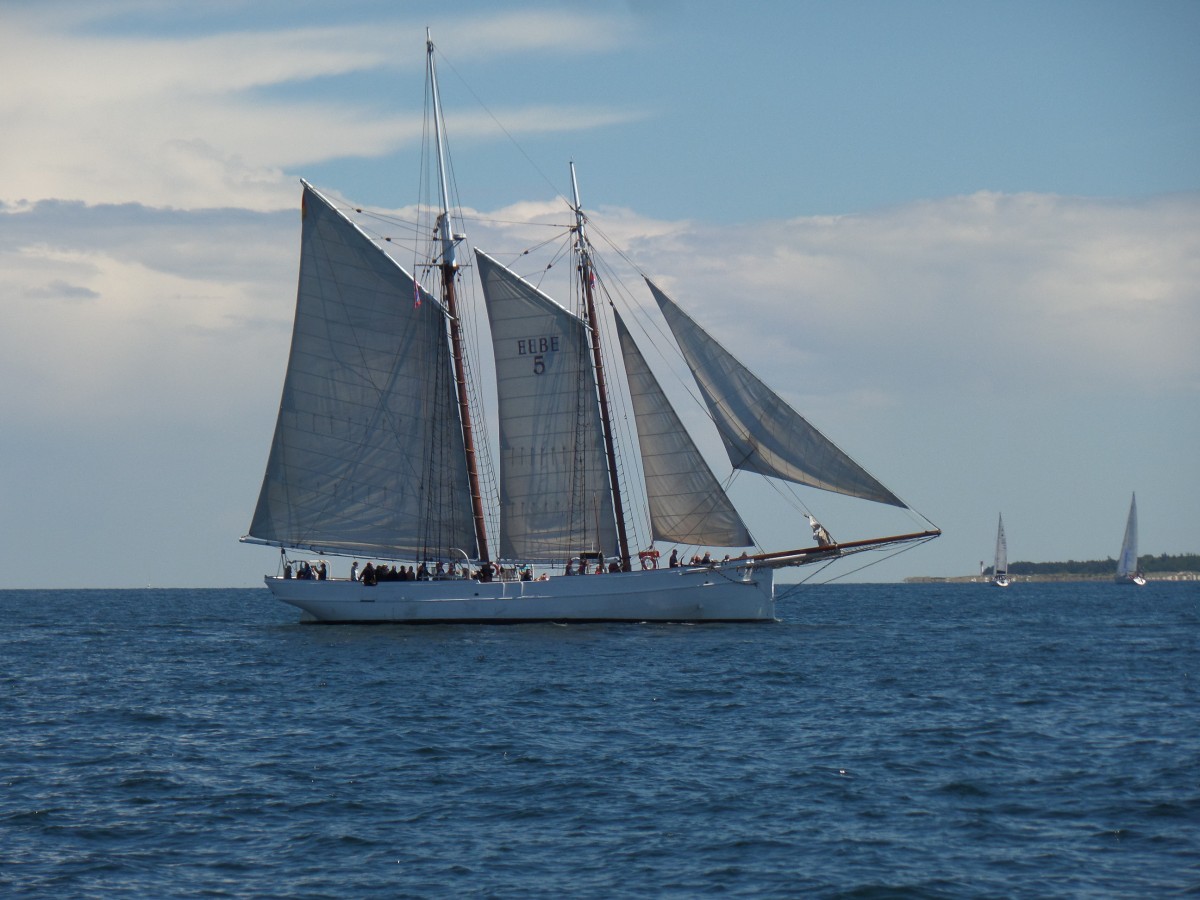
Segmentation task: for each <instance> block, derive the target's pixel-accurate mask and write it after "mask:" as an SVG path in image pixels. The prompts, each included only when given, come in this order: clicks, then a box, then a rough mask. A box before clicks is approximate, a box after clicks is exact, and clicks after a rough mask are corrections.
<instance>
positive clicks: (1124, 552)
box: [1117, 494, 1153, 575]
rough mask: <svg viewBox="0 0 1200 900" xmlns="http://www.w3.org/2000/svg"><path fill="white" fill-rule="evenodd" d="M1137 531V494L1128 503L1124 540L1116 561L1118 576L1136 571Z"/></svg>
mask: <svg viewBox="0 0 1200 900" xmlns="http://www.w3.org/2000/svg"><path fill="white" fill-rule="evenodd" d="M1151 512H1153V510H1151ZM1137 531H1138V526H1137V494H1134V495H1133V499H1132V500H1131V501H1130V503H1129V518H1128V519H1127V520H1126V521H1125V539H1124V540H1123V541H1122V542H1121V558H1120V559H1118V560H1117V574H1118V575H1132V574H1133V573H1134V572H1136V571H1137V568H1138V551H1137V544H1138V533H1137Z"/></svg>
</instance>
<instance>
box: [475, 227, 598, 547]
mask: <svg viewBox="0 0 1200 900" xmlns="http://www.w3.org/2000/svg"><path fill="white" fill-rule="evenodd" d="M475 258H476V260H477V261H478V264H479V279H480V283H481V284H482V287H483V296H484V300H485V302H486V305H487V312H488V319H489V320H490V322H491V329H492V349H493V352H494V354H495V358H496V393H497V399H498V401H499V410H498V412H499V418H500V556H501V558H503V559H526V560H550V561H558V562H561V561H562V560H564V559H565V558H566V557H569V556H572V555H575V554H578V553H579V552H580V551H581V550H587V551H600V552H602V553H604V554H606V555H612V554H614V553H615V552H616V550H617V538H616V524H615V523H616V519H615V517H614V514H613V502H612V491H611V486H610V484H609V476H608V465H607V461H606V458H605V454H604V445H603V433H602V431H601V423H600V412H599V407H598V399H597V393H596V377H595V373H594V371H593V369H592V365H591V356H590V351H589V349H588V348H589V344H588V328H587V325H586V324H585V323H584V322H583V320H582V319H580V318H579V317H578V316H576V315H575V314H573V313H571V312H569V311H568V310H566V309H564V308H563V307H562V306H560V305H559V304H558V303H556V302H555V301H554V300H552V299H551V298H550V297H548V296H546V295H545V294H543V293H542V292H541V291H539V290H538V289H537V288H535V287H534V286H533V285H531V284H529V282H527V281H525V280H524V279H522V278H521V277H520V276H518V275H516V274H515V273H513V272H511V271H510V270H508V269H507V268H505V267H504V266H502V265H501V264H500V263H498V262H496V261H495V260H494V259H492V258H491V257H489V256H488V255H487V254H485V253H482V252H480V251H479V250H476V251H475Z"/></svg>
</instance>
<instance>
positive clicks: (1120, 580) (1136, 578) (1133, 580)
mask: <svg viewBox="0 0 1200 900" xmlns="http://www.w3.org/2000/svg"><path fill="white" fill-rule="evenodd" d="M1115 580H1116V582H1117V584H1136V585H1138V586H1141V585H1143V584H1145V583H1146V579H1145V578H1143V577H1142V576H1141V575H1118V576H1117V577H1116V579H1115Z"/></svg>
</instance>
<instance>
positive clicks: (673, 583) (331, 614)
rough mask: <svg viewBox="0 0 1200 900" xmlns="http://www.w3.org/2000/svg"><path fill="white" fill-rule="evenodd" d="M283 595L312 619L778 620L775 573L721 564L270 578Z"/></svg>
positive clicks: (268, 582) (275, 590)
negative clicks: (532, 574) (514, 577)
mask: <svg viewBox="0 0 1200 900" xmlns="http://www.w3.org/2000/svg"><path fill="white" fill-rule="evenodd" d="M266 585H267V587H268V588H269V589H270V591H271V593H272V594H273V595H274V596H275V599H277V600H280V601H282V602H284V603H288V604H291V605H292V606H295V607H297V608H299V609H300V610H302V611H303V612H304V613H305V616H304V621H308V622H341V623H349V622H394V623H398V624H439V623H440V624H448V623H518V622H772V621H774V620H775V600H774V571H773V570H772V569H770V568H767V567H754V566H746V565H741V566H732V565H726V566H711V567H702V568H695V567H687V568H676V569H659V570H646V571H635V572H619V573H605V574H603V575H574V576H570V577H567V576H563V575H558V576H553V577H550V578H548V579H546V580H544V581H495V582H479V581H474V580H470V579H447V580H442V581H384V582H380V583H379V584H375V585H365V584H362V583H361V582H358V581H350V580H340V579H335V580H329V581H316V580H301V579H294V578H291V579H289V578H278V577H269V578H267V579H266Z"/></svg>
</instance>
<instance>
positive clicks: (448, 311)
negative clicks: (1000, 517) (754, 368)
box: [242, 34, 941, 623]
mask: <svg viewBox="0 0 1200 900" xmlns="http://www.w3.org/2000/svg"><path fill="white" fill-rule="evenodd" d="M426 51H427V65H426V86H427V91H428V96H429V97H430V99H431V101H432V102H431V103H430V105H429V108H430V109H432V116H433V127H432V143H433V144H434V150H435V153H434V154H432V155H433V156H434V158H435V159H436V173H437V174H436V182H437V186H436V189H435V190H436V193H437V195H438V200H439V201H440V203H439V205H438V206H437V207H435V209H437V211H438V215H437V218H436V222H435V224H434V227H433V229H430V230H427V231H426V232H425V233H426V234H430V235H432V241H431V242H430V249H429V251H428V254H427V255H426V256H424V257H423V258H422V259H421V262H419V263H417V262H414V263H413V272H409V271H408V270H406V269H405V268H404V267H403V266H402V265H401V263H400V262H398V261H397V260H396V259H395V258H394V257H393V256H392V255H391V254H389V253H388V252H386V251H385V249H384V246H385V245H386V244H387V243H388V241H389V240H390V239H382V240H381V239H380V238H379V237H378V236H377V235H373V234H371V233H369V232H368V230H367V229H366V228H364V227H363V226H361V225H360V224H356V222H355V221H354V220H353V219H352V218H351V217H350V215H349V211H347V210H343V209H340V208H339V207H338V205H337V204H336V203H334V202H333V201H332V200H331V199H329V198H328V197H326V196H325V195H323V194H322V193H321V192H319V191H318V190H317V189H316V188H314V187H313V186H312V185H310V184H309V183H307V182H302V199H301V213H302V234H301V261H300V272H299V286H298V291H297V301H296V313H295V323H294V327H293V332H292V341H291V351H290V355H289V359H288V366H287V371H286V374H285V379H284V385H283V393H282V398H281V401H280V406H279V412H278V418H277V420H276V426H275V433H274V438H273V440H272V444H271V449H270V453H269V456H268V461H267V467H266V473H265V475H264V478H263V484H262V489H261V491H260V494H259V498H258V503H257V506H256V508H255V511H254V516H253V520H252V523H251V526H250V529H249V532H248V534H247V535H245V536H244V537H243V538H242V540H243V541H245V542H250V543H259V544H267V545H271V546H275V547H278V548H279V550H280V560H281V562H280V566H281V570H282V573H281V574H275V575H270V576H267V577H266V585H267V587H268V588H269V589H270V591H271V593H272V594H273V595H274V596H275V598H277V599H278V600H280V601H282V602H284V603H288V604H291V605H293V606H295V607H298V608H299V609H300V610H302V612H303V614H304V618H305V620H315V621H322V622H413V623H415V622H485V623H490V622H531V621H556V622H572V621H573V622H582V621H633V622H643V621H669V622H706V621H726V622H756V621H772V620H774V618H775V602H776V595H775V584H774V577H775V572H776V571H777V570H779V569H782V568H787V567H794V566H806V565H812V564H816V563H825V562H831V561H834V560H837V559H840V558H842V557H846V556H850V555H852V554H855V553H859V552H861V551H866V550H872V549H878V548H892V547H900V548H902V549H908V548H911V547H912V546H915V545H916V544H918V543H920V542H923V541H927V540H931V539H932V538H934V537H936V536H937V535H939V534H940V533H941V532H940V530H938V529H937V528H936V526H933V524H932V523H930V522H929V521H928V520H927V519H924V517H921V519H922V520H923V523H924V525H925V526H926V527H924V528H923V530H919V531H911V532H909V533H904V534H896V535H890V536H885V537H874V538H863V539H856V540H850V541H845V542H837V541H834V540H833V538H832V537H831V536H830V535H829V533H828V531H826V530H825V528H824V526H822V525H820V523H818V522H817V521H816V520H815V519H812V518H811V517H810V519H809V524H810V526H811V528H812V532H813V534H812V538H811V541H812V544H811V545H808V544H807V543H806V544H805V545H804V546H801V547H799V548H797V549H791V550H782V551H774V552H766V551H763V550H762V549H761V548H760V547H759V546H758V545H757V544H755V542H754V540H753V538H752V537H751V535H750V531H749V529H748V527H747V525H746V523H745V522H744V521H743V519H742V517H741V515H740V514H739V512H738V511H737V509H736V508H735V507H734V505H733V503H732V501H731V500H730V498H729V496H728V494H727V493H726V491H725V490H724V488H723V487H722V484H721V483H720V482H719V481H718V479H717V477H716V476H715V475H714V473H713V470H712V469H711V468H710V467H709V465H708V463H707V462H706V461H705V458H704V457H703V455H702V454H701V452H700V450H699V448H698V446H697V444H696V442H695V440H694V439H693V438H692V437H691V436H690V435H689V433H688V431H687V430H686V428H685V427H684V423H683V420H682V419H681V418H680V416H679V414H678V413H677V411H676V409H675V407H674V406H673V405H672V403H671V402H670V401H669V400H668V398H667V395H666V393H665V392H664V390H663V388H662V386H661V384H660V383H659V381H658V379H657V378H656V377H655V375H654V373H653V372H652V370H651V367H650V366H649V365H648V363H647V361H646V358H645V357H644V356H643V354H642V352H641V350H640V349H639V346H638V343H637V342H636V341H635V340H634V338H633V335H632V333H631V329H630V327H629V325H628V323H627V322H626V321H625V320H624V319H622V318H621V317H620V315H619V313H617V312H616V309H615V306H614V307H613V309H612V313H613V315H614V316H615V330H616V333H617V336H618V340H617V343H619V345H620V346H619V350H620V354H619V356H616V357H614V358H613V359H615V360H616V363H615V365H617V366H620V367H621V368H623V370H624V382H623V386H624V387H625V388H626V389H627V391H628V399H629V406H631V407H632V410H633V420H634V425H635V427H636V444H637V447H638V449H639V450H640V474H641V477H640V478H639V481H640V482H641V484H640V493H639V494H638V497H639V498H644V506H643V508H644V509H645V510H646V511H647V512H648V516H647V517H648V519H649V531H648V535H649V537H650V538H651V544H650V548H649V549H647V550H643V551H641V552H635V551H633V550H631V546H632V547H636V546H638V545H637V544H632V543H631V540H630V535H629V531H630V528H629V524H628V521H629V519H630V518H631V514H630V513H629V512H628V505H627V502H626V494H627V493H628V490H627V488H626V486H625V485H626V482H627V481H628V479H629V474H628V471H629V470H628V469H627V468H625V467H623V466H622V463H621V461H620V460H621V458H620V457H619V453H618V447H617V443H618V442H617V441H616V440H615V438H614V425H613V412H612V410H611V409H610V397H611V395H612V392H613V391H614V389H615V388H614V385H613V384H612V383H611V379H610V378H609V371H608V369H607V368H606V366H609V365H613V363H612V362H610V361H606V357H605V355H604V353H602V348H601V342H600V339H601V334H602V333H606V332H605V330H604V329H603V328H602V327H601V323H600V320H599V318H598V311H597V307H598V306H600V305H601V304H600V303H598V302H597V299H598V295H601V297H600V299H604V295H603V294H602V291H604V290H605V288H604V282H603V280H602V279H601V278H600V276H599V274H598V271H597V267H596V264H595V261H594V256H593V253H594V249H593V246H592V244H591V242H590V239H589V236H588V229H587V217H586V216H585V215H584V213H583V209H582V206H581V204H580V202H579V190H578V183H577V180H576V176H575V171H574V165H573V164H572V166H571V184H572V193H573V202H572V203H571V204H570V210H571V213H572V217H571V218H572V222H571V224H570V225H569V226H568V229H567V233H568V235H569V242H570V244H571V249H572V252H573V255H574V262H575V272H574V273H573V275H572V279H573V281H574V286H573V288H572V296H577V297H578V301H577V303H576V304H575V305H574V306H575V308H568V307H567V306H564V305H562V304H560V303H559V302H558V301H557V300H555V299H554V298H552V297H551V296H549V295H548V294H546V293H543V291H542V290H541V289H540V287H538V286H535V285H534V284H533V283H531V282H530V281H529V280H527V279H525V278H523V277H521V276H520V275H518V274H517V273H516V272H514V271H513V270H512V269H510V268H508V267H506V266H505V265H503V264H502V263H501V262H499V261H498V260H497V259H495V258H493V257H492V256H490V255H488V254H487V253H485V252H483V251H482V250H478V249H476V250H475V252H474V263H475V264H474V266H473V268H474V269H475V270H476V272H477V275H478V279H479V284H480V287H481V292H482V295H483V305H484V307H485V309H486V316H487V323H486V330H487V331H489V332H490V336H491V350H492V355H493V357H494V362H495V396H496V401H497V405H496V410H495V413H494V415H495V416H496V419H497V421H498V429H497V431H498V439H499V451H498V454H497V456H498V459H499V478H498V487H493V486H491V482H489V478H488V475H489V473H490V471H491V470H490V469H489V459H490V458H491V452H490V450H489V449H488V438H487V434H486V430H485V429H483V428H481V427H480V425H479V423H480V422H483V421H486V420H487V417H486V416H484V415H482V414H481V413H480V412H479V409H478V406H479V400H478V398H479V397H480V395H481V393H482V392H481V391H480V389H479V388H478V387H477V386H476V384H477V381H478V379H477V378H476V376H475V374H474V371H475V370H474V368H473V366H472V364H471V363H470V359H471V358H472V357H471V356H470V354H469V353H468V346H467V337H466V334H465V333H464V332H465V331H466V329H464V327H463V321H464V312H465V310H464V309H463V303H462V296H460V295H462V294H463V293H464V292H463V279H464V273H463V271H462V270H463V269H464V268H467V267H469V260H468V261H467V263H466V264H464V263H462V262H460V251H461V250H462V245H463V242H464V240H465V238H464V235H463V234H462V233H461V232H460V231H459V230H458V229H456V228H454V227H452V224H451V223H452V213H451V208H450V203H449V189H448V180H447V163H446V149H445V141H444V125H443V120H442V112H441V99H440V96H439V93H438V86H437V73H436V66H435V60H434V46H433V42H432V40H431V39H429V37H428V34H427V37H426ZM431 165H433V164H432V163H431ZM431 181H433V179H432V178H431ZM433 193H434V189H431V191H430V194H431V196H432V195H433ZM431 205H432V204H431ZM359 212H361V210H359ZM422 272H424V273H428V275H429V276H430V277H429V280H431V281H436V282H439V283H440V284H439V285H438V289H435V290H432V291H430V290H427V289H426V286H425V285H424V284H422V280H423V278H422V274H421V273H422ZM646 284H647V287H648V288H649V292H650V295H651V296H652V297H653V299H654V300H655V301H656V304H657V306H658V308H659V310H660V311H661V313H662V316H663V318H664V319H665V320H666V323H667V325H668V326H669V328H670V331H671V333H672V334H673V335H674V338H675V341H676V342H677V344H678V347H679V350H680V351H681V353H682V357H683V359H684V361H685V362H686V364H687V366H688V368H690V371H691V374H692V376H693V377H694V379H695V385H696V387H697V388H698V391H699V393H700V395H701V396H702V398H703V400H704V403H705V404H706V406H707V409H708V412H709V416H710V417H711V420H712V422H713V423H714V424H715V426H716V429H717V432H718V433H719V435H720V438H721V441H722V443H723V445H724V448H725V450H726V452H727V455H728V457H729V460H730V463H731V465H732V466H733V468H734V469H735V470H740V471H749V472H755V473H758V474H762V475H766V476H768V477H770V478H774V479H780V480H783V481H784V482H794V483H798V484H801V485H807V486H811V487H815V488H820V489H823V490H827V491H834V492H837V493H841V494H846V495H849V496H853V497H857V498H862V499H863V500H867V501H872V502H874V503H879V504H885V505H889V506H895V507H900V508H902V509H905V510H908V509H909V507H907V506H906V504H904V503H903V502H902V501H901V500H900V499H899V498H898V497H897V496H896V495H895V494H893V493H892V492H891V491H890V490H888V489H887V488H886V487H884V486H883V485H882V484H881V483H880V482H878V481H877V480H876V479H875V478H874V477H873V476H871V475H869V474H868V473H867V472H866V471H865V470H864V469H863V468H862V467H861V466H859V465H858V464H857V463H856V462H854V461H853V460H852V459H851V458H850V457H849V456H848V455H846V454H845V453H844V452H843V451H841V450H840V449H839V448H838V447H836V446H835V445H834V444H833V443H832V442H831V441H830V440H829V439H828V438H826V437H825V436H824V435H823V434H821V433H820V432H819V431H817V430H816V429H815V428H813V427H812V426H811V425H810V424H809V423H808V421H807V420H805V419H804V418H803V417H802V416H800V414H799V413H797V412H796V411H795V410H793V409H792V408H791V407H790V406H789V405H788V404H787V403H786V402H785V401H784V400H783V399H782V398H781V397H780V396H779V395H778V394H777V393H775V392H774V391H773V390H771V389H770V388H768V387H767V386H766V384H764V383H763V382H762V381H760V380H759V379H758V378H757V377H755V376H754V375H753V374H751V373H750V371H749V370H748V369H746V367H745V366H743V365H742V364H741V363H740V362H738V361H737V360H736V359H735V358H734V357H733V356H732V355H731V354H729V353H728V352H727V351H726V350H725V349H724V348H723V347H722V346H721V345H720V344H719V343H718V342H717V341H716V340H714V339H713V338H712V337H711V336H710V335H709V334H708V333H707V332H706V331H705V330H704V329H703V328H702V327H701V326H700V324H699V323H698V322H696V321H695V320H694V319H693V318H691V317H690V316H689V315H688V314H687V313H686V312H684V310H683V309H682V308H681V307H680V306H678V305H677V304H676V303H675V301H674V300H672V299H671V298H670V297H668V295H667V294H666V293H665V292H664V291H663V290H662V289H661V288H660V287H659V286H657V285H656V284H654V283H653V282H652V281H650V280H649V279H648V278H647V279H646ZM608 299H609V300H610V301H611V297H609V298H608ZM610 305H611V303H610ZM607 333H611V331H610V332H607ZM628 443H629V444H630V445H632V444H633V443H634V441H633V440H632V439H631V440H630V441H628ZM632 465H633V466H634V468H632V471H633V472H635V473H636V472H637V471H638V469H637V468H636V466H637V463H636V462H635V463H633V464H632ZM914 515H919V514H915V513H914ZM497 523H498V528H497V527H496V525H497ZM497 537H498V541H497V540H495V539H496V538H497ZM654 542H659V543H670V544H675V545H683V546H684V547H685V548H687V547H690V548H694V549H697V550H699V549H700V548H714V547H715V548H732V549H733V550H735V551H736V550H737V549H738V548H741V550H742V552H741V553H740V554H738V555H737V556H735V557H732V558H731V557H730V556H728V555H726V556H725V557H724V558H723V559H721V560H715V559H714V558H712V557H710V555H709V553H708V552H705V554H704V555H703V556H702V557H700V556H694V557H693V558H692V559H691V560H690V561H689V560H685V561H681V563H680V564H679V565H675V564H674V563H675V560H674V556H675V553H674V552H672V557H673V558H672V565H670V566H667V565H663V566H660V565H659V560H660V555H659V554H660V551H659V550H657V549H656V548H655V546H654ZM796 543H800V541H799V540H797V541H796ZM747 548H749V549H747ZM749 550H754V551H755V552H749ZM297 554H299V555H297ZM311 554H317V555H318V556H326V555H336V556H342V557H352V558H354V566H353V568H352V570H351V577H350V578H329V577H326V571H327V570H326V569H325V567H324V565H323V564H321V565H310V564H309V562H308V561H307V559H306V558H305V557H307V556H308V555H311ZM364 557H365V558H367V559H368V560H375V561H378V565H376V563H372V562H368V564H367V565H366V566H364V567H363V569H362V570H361V572H359V571H358V568H357V567H358V561H359V560H360V559H362V558H364ZM406 563H407V564H406ZM295 566H299V568H300V569H301V570H302V571H301V574H302V575H303V576H304V577H292V574H293V568H294V567H295ZM380 570H382V572H383V577H381V575H380ZM314 571H319V572H320V575H318V576H316V577H310V576H311V574H312V572H314Z"/></svg>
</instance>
